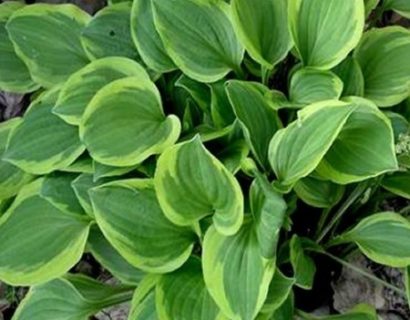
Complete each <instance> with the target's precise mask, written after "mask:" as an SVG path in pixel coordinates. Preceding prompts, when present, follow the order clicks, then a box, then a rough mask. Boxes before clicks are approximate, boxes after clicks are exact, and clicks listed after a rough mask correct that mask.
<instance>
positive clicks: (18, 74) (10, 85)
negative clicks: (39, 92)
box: [0, 1, 38, 93]
mask: <svg viewBox="0 0 410 320" xmlns="http://www.w3.org/2000/svg"><path fill="white" fill-rule="evenodd" d="M23 6H24V5H23V4H22V3H20V2H15V1H8V2H4V3H2V4H0V70H1V73H0V89H1V90H4V91H9V92H21V93H24V92H30V91H34V90H36V89H37V88H38V85H37V84H35V83H34V81H33V80H32V79H31V76H30V72H29V71H28V68H27V66H26V65H25V64H24V62H23V61H22V60H21V59H20V58H19V57H18V56H17V54H16V52H15V51H14V47H13V43H12V42H11V40H10V39H9V36H8V34H7V30H6V23H7V21H8V20H9V18H10V16H11V15H12V14H13V13H14V12H15V11H16V10H18V9H20V8H22V7H23Z"/></svg>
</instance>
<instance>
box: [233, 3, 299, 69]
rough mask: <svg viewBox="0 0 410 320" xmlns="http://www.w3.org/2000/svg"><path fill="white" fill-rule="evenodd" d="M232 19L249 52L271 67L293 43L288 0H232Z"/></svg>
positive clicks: (255, 58) (259, 61)
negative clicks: (289, 26) (289, 27)
mask: <svg viewBox="0 0 410 320" xmlns="http://www.w3.org/2000/svg"><path fill="white" fill-rule="evenodd" d="M231 6H232V13H233V21H234V25H235V29H236V32H237V33H238V36H239V39H240V40H241V42H242V43H243V45H244V46H245V48H246V50H247V51H248V52H249V54H250V56H251V57H252V58H253V59H254V60H255V61H257V62H258V63H260V64H261V65H262V66H264V67H265V68H269V69H272V68H273V67H274V66H275V65H276V64H277V63H278V62H280V61H281V60H283V59H284V58H285V56H286V55H287V53H288V51H289V50H290V48H291V47H292V40H291V37H290V33H289V30H288V17H287V9H288V2H287V0H274V1H272V0H254V1H248V0H233V1H232V4H231Z"/></svg>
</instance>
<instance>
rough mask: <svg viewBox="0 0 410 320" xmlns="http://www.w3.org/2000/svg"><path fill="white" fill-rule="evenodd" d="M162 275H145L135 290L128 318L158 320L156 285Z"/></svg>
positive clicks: (132, 319)
mask: <svg viewBox="0 0 410 320" xmlns="http://www.w3.org/2000/svg"><path fill="white" fill-rule="evenodd" d="M159 279H160V277H159V276H158V275H155V274H149V275H147V276H145V277H144V279H143V280H142V281H141V282H140V284H139V285H138V287H137V289H136V290H135V292H134V297H133V298H132V303H131V311H130V314H129V316H128V320H158V319H159V317H158V315H157V308H156V306H155V296H156V294H155V286H156V285H157V283H158V281H159Z"/></svg>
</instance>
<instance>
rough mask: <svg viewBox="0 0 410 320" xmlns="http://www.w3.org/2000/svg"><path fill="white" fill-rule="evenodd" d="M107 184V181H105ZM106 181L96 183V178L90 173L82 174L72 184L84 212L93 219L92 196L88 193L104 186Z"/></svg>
mask: <svg viewBox="0 0 410 320" xmlns="http://www.w3.org/2000/svg"><path fill="white" fill-rule="evenodd" d="M105 182H106V181H105ZM103 183H104V181H101V180H100V181H94V176H93V175H92V174H90V173H83V174H80V175H79V176H78V177H77V178H76V179H75V180H74V181H73V182H72V183H71V186H72V187H73V190H74V193H75V195H76V196H77V198H78V201H79V202H80V204H81V206H82V207H83V209H84V211H85V212H86V213H87V214H88V215H89V216H90V217H92V218H94V211H93V208H92V204H91V199H90V195H89V194H88V191H89V190H91V189H92V188H94V187H97V186H99V185H101V184H103Z"/></svg>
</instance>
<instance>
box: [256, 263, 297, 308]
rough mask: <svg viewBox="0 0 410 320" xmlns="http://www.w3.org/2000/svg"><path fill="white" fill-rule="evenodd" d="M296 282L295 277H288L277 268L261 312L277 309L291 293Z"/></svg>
mask: <svg viewBox="0 0 410 320" xmlns="http://www.w3.org/2000/svg"><path fill="white" fill-rule="evenodd" d="M294 284H295V279H294V278H289V277H286V276H285V275H284V274H283V273H282V272H281V271H280V270H279V269H276V271H275V274H274V276H273V278H272V281H271V283H270V285H269V291H268V296H267V297H266V301H265V303H264V305H263V308H262V310H261V312H262V313H273V312H274V311H275V310H277V309H278V308H279V307H280V306H281V305H282V304H283V303H284V302H285V301H286V299H287V298H288V296H289V295H290V293H291V291H292V287H293V285H294Z"/></svg>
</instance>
